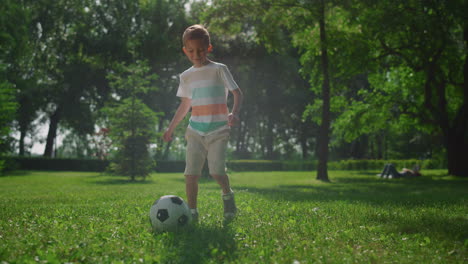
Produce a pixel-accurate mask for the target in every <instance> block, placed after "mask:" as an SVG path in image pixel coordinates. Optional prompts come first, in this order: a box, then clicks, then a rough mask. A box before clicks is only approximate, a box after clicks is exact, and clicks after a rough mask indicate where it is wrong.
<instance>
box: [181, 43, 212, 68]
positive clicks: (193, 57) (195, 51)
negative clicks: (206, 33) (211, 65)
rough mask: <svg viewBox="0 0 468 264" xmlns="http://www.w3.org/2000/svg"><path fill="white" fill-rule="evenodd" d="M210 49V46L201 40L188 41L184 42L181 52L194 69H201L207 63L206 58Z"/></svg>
mask: <svg viewBox="0 0 468 264" xmlns="http://www.w3.org/2000/svg"><path fill="white" fill-rule="evenodd" d="M212 48H213V47H212V46H211V44H210V45H206V43H205V42H204V41H203V40H202V39H189V40H187V41H186V42H185V46H184V47H183V50H184V53H185V55H187V58H188V59H189V60H190V61H191V62H192V63H193V66H194V67H202V66H204V65H206V64H207V63H208V58H207V56H208V53H210V52H211V50H212Z"/></svg>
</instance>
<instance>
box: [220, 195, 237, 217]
mask: <svg viewBox="0 0 468 264" xmlns="http://www.w3.org/2000/svg"><path fill="white" fill-rule="evenodd" d="M223 202H224V219H225V220H231V219H233V218H234V217H235V216H236V213H237V207H236V202H235V200H234V193H233V192H231V193H228V194H223Z"/></svg>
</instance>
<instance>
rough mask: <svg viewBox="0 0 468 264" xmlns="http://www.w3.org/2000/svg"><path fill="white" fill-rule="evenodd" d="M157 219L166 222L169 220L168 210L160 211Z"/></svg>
mask: <svg viewBox="0 0 468 264" xmlns="http://www.w3.org/2000/svg"><path fill="white" fill-rule="evenodd" d="M156 218H158V219H159V221H161V222H164V221H166V220H167V219H168V218H169V212H168V211H167V209H159V210H158V214H157V215H156Z"/></svg>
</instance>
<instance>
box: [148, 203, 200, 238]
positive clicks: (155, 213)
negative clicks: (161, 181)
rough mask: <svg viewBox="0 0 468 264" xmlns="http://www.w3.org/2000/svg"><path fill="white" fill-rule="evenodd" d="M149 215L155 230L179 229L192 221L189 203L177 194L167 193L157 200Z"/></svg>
mask: <svg viewBox="0 0 468 264" xmlns="http://www.w3.org/2000/svg"><path fill="white" fill-rule="evenodd" d="M149 216H150V221H151V226H152V227H153V231H155V232H165V231H177V230H179V229H181V228H184V227H187V226H188V225H190V222H191V221H192V214H191V213H190V209H189V207H188V205H187V203H186V202H185V201H184V200H183V199H182V198H180V197H179V196H176V195H165V196H162V197H161V198H159V199H158V200H156V201H155V202H154V203H153V205H152V206H151V209H150V215H149Z"/></svg>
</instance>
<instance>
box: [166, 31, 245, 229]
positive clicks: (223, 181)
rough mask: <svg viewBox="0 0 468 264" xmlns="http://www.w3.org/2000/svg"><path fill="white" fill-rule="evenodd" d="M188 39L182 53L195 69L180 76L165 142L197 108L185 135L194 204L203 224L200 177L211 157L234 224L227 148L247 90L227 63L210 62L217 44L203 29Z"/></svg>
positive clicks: (188, 179)
mask: <svg viewBox="0 0 468 264" xmlns="http://www.w3.org/2000/svg"><path fill="white" fill-rule="evenodd" d="M182 39H183V48H182V50H183V51H184V53H185V55H186V56H187V58H188V59H189V60H190V62H192V64H193V66H192V67H190V68H189V69H188V70H186V71H184V72H183V73H182V74H181V75H180V84H179V88H178V90H177V96H178V97H180V98H181V103H180V105H179V107H178V108H177V111H176V113H175V115H174V117H173V119H172V121H171V123H170V124H169V127H168V128H167V130H166V132H165V133H164V136H163V138H164V140H165V141H166V142H167V141H170V140H172V134H173V132H174V130H175V128H176V127H177V125H178V124H179V123H180V121H182V120H183V119H184V117H185V115H186V114H187V113H188V111H189V110H190V109H192V114H191V117H190V121H189V125H188V128H187V132H186V134H185V138H186V140H187V149H186V167H185V172H184V175H185V189H186V193H187V202H188V205H189V207H190V210H191V212H192V216H193V217H194V219H195V221H197V220H198V209H197V196H198V179H199V177H200V175H201V172H202V168H203V165H204V163H205V159H207V160H208V168H209V171H210V175H211V176H212V177H213V178H214V179H215V180H216V181H217V182H218V184H219V185H220V187H221V190H222V193H223V194H222V199H223V201H224V217H225V219H226V220H230V219H232V218H234V216H235V215H236V212H237V208H236V204H235V202H234V193H233V191H232V190H231V186H230V184H229V178H228V175H227V174H226V161H225V159H226V148H227V143H228V140H229V133H230V127H231V126H234V125H236V124H237V123H238V122H239V111H240V107H241V104H242V98H243V95H242V91H241V90H240V89H239V87H238V86H237V84H236V82H235V81H234V80H233V78H232V75H231V73H230V72H229V70H228V68H227V67H226V65H224V64H221V63H216V62H213V61H211V60H209V59H208V58H207V55H208V53H210V52H211V51H212V49H213V46H211V42H210V35H209V33H208V31H207V30H206V29H205V28H204V27H203V26H201V25H193V26H190V27H188V28H187V29H186V30H185V32H184V34H183V37H182ZM228 91H230V92H231V93H232V94H233V96H234V103H233V108H232V111H231V113H229V110H228V107H227V96H228Z"/></svg>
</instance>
